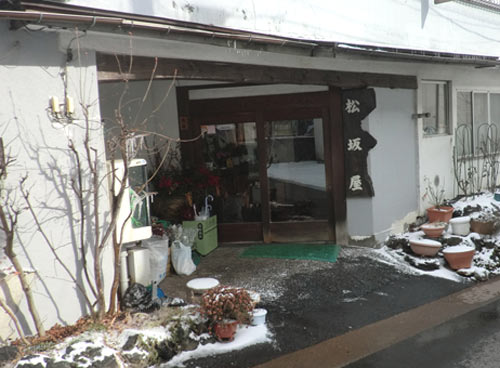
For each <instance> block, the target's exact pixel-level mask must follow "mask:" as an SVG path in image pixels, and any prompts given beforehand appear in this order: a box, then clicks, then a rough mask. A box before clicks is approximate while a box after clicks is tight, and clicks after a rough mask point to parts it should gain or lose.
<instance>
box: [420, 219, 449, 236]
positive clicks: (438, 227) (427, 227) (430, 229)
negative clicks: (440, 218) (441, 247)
mask: <svg viewBox="0 0 500 368" xmlns="http://www.w3.org/2000/svg"><path fill="white" fill-rule="evenodd" d="M445 228H446V223H445V222H428V223H426V224H423V225H422V226H420V229H421V230H422V231H423V232H424V233H425V235H427V236H428V237H429V238H439V237H440V236H441V234H443V231H444V229H445Z"/></svg>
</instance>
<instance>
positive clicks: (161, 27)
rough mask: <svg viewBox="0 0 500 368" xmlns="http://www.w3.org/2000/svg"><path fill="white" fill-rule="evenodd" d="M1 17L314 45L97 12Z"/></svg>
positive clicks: (8, 14) (22, 13)
mask: <svg viewBox="0 0 500 368" xmlns="http://www.w3.org/2000/svg"><path fill="white" fill-rule="evenodd" d="M2 18H5V19H8V20H18V21H26V22H29V23H32V24H40V25H42V24H44V25H54V26H56V25H68V24H72V25H75V24H82V25H85V26H87V30H90V29H92V28H94V27H96V26H99V25H104V26H114V27H116V28H122V29H134V28H135V29H143V30H152V31H157V32H163V33H167V34H169V33H182V34H190V35H197V36H203V37H209V38H222V39H231V40H239V41H247V42H259V43H268V44H276V45H280V46H285V45H287V46H296V47H301V48H314V47H316V46H317V43H313V42H306V41H297V40H292V39H287V38H280V37H272V36H265V35H259V34H253V33H249V32H245V33H241V32H240V33H231V32H222V31H211V30H203V29H197V28H189V27H182V26H177V25H170V24H162V23H153V22H147V21H140V20H132V19H126V18H122V17H110V16H99V15H80V14H66V13H53V12H39V11H37V12H34V11H15V10H0V19H2Z"/></svg>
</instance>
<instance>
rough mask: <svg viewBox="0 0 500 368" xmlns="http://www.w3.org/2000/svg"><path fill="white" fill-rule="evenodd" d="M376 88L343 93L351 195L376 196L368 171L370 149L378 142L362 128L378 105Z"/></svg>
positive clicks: (346, 157) (347, 165)
mask: <svg viewBox="0 0 500 368" xmlns="http://www.w3.org/2000/svg"><path fill="white" fill-rule="evenodd" d="M375 106H376V103H375V92H374V90H373V89H357V90H347V91H344V92H343V95H342V110H343V111H342V114H343V118H344V145H345V147H344V152H345V176H346V180H345V182H346V195H347V197H372V196H373V195H374V191H373V185H372V181H371V178H370V176H369V175H368V164H367V158H368V151H370V150H371V149H372V148H373V147H375V145H376V144H377V140H376V139H375V138H373V137H372V136H371V135H370V133H368V132H366V131H364V130H363V129H361V121H362V120H363V119H364V118H365V117H367V116H368V114H369V113H370V112H372V111H373V109H375Z"/></svg>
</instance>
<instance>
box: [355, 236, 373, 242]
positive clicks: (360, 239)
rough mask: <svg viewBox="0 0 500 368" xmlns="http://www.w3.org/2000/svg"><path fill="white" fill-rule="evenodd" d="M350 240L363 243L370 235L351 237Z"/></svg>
mask: <svg viewBox="0 0 500 368" xmlns="http://www.w3.org/2000/svg"><path fill="white" fill-rule="evenodd" d="M351 239H352V240H354V241H363V240H366V239H371V236H370V235H352V236H351Z"/></svg>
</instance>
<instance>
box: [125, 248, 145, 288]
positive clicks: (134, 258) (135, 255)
mask: <svg viewBox="0 0 500 368" xmlns="http://www.w3.org/2000/svg"><path fill="white" fill-rule="evenodd" d="M128 272H129V274H130V278H131V280H132V282H136V283H138V284H142V285H144V286H148V285H149V284H151V265H150V263H149V250H148V249H146V248H140V247H134V248H131V249H129V250H128Z"/></svg>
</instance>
